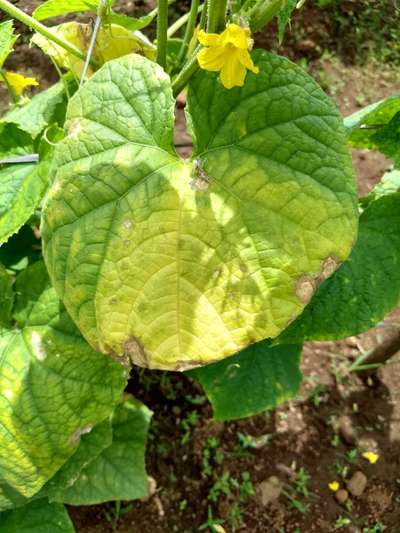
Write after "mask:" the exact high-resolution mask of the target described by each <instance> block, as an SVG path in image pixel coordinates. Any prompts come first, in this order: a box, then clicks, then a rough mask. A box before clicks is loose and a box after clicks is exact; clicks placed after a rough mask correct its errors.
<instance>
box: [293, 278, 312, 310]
mask: <svg viewBox="0 0 400 533" xmlns="http://www.w3.org/2000/svg"><path fill="white" fill-rule="evenodd" d="M315 289H316V284H315V279H313V277H312V276H309V275H307V274H305V275H304V276H301V277H300V278H299V279H298V280H296V296H297V298H298V299H299V300H300V302H301V303H303V304H307V303H308V302H309V301H310V300H311V297H312V295H313V294H314V291H315Z"/></svg>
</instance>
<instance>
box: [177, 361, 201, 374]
mask: <svg viewBox="0 0 400 533" xmlns="http://www.w3.org/2000/svg"><path fill="white" fill-rule="evenodd" d="M204 364H205V363H204V361H177V362H176V366H175V368H171V369H169V370H175V371H176V372H186V370H192V369H193V368H198V367H199V366H203V365H204Z"/></svg>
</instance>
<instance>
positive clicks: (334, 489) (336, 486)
mask: <svg viewBox="0 0 400 533" xmlns="http://www.w3.org/2000/svg"><path fill="white" fill-rule="evenodd" d="M328 487H329V488H330V489H331V491H332V492H337V491H338V490H339V487H340V485H339V483H338V482H337V481H332V482H331V483H328Z"/></svg>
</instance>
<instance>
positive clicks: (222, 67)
mask: <svg viewBox="0 0 400 533" xmlns="http://www.w3.org/2000/svg"><path fill="white" fill-rule="evenodd" d="M197 38H198V40H199V42H200V43H201V44H203V45H204V46H206V47H207V48H204V49H203V50H200V52H199V53H198V55H197V60H198V62H199V65H200V67H201V68H202V69H204V70H210V71H212V72H218V71H220V80H221V82H222V84H223V86H224V87H225V88H226V89H232V87H242V86H243V84H244V80H245V78H246V72H247V70H251V71H252V72H254V74H258V73H259V69H258V67H256V66H255V65H254V63H253V61H252V59H251V57H250V53H249V50H251V48H252V46H253V40H252V39H251V35H250V30H249V29H248V28H242V27H241V26H238V25H237V24H228V26H227V27H226V29H225V30H224V31H223V32H222V33H220V34H217V33H206V32H205V31H203V30H199V32H198V34H197Z"/></svg>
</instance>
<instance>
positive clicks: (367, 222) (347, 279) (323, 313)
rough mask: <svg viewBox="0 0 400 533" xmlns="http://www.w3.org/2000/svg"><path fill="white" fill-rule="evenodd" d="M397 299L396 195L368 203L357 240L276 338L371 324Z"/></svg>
mask: <svg viewBox="0 0 400 533" xmlns="http://www.w3.org/2000/svg"><path fill="white" fill-rule="evenodd" d="M399 298H400V193H396V194H391V195H387V196H383V197H381V198H379V199H378V200H376V201H375V202H372V203H371V204H370V205H369V207H368V208H367V209H366V210H365V211H364V212H363V214H362V215H361V217H360V229H359V235H358V240H357V243H356V245H355V247H354V248H353V251H352V252H351V254H350V257H349V259H348V260H347V261H345V262H344V263H343V265H342V266H341V267H340V268H339V269H338V270H337V271H336V272H335V273H334V274H333V275H332V276H331V277H330V278H329V279H328V280H326V281H325V283H323V284H322V285H321V286H320V287H319V289H318V290H317V292H316V293H315V295H314V297H313V299H312V300H311V302H310V303H309V304H308V306H307V307H306V308H305V310H304V312H303V313H302V315H301V316H300V317H299V318H298V319H297V320H296V321H295V322H293V324H291V325H290V326H289V327H288V328H287V329H286V331H284V332H283V333H282V335H281V336H280V338H278V342H279V341H280V342H282V343H285V344H286V343H288V342H301V341H302V340H334V339H342V338H345V337H350V336H351V335H357V334H359V333H362V332H364V331H366V330H368V329H369V328H371V327H373V326H375V325H376V324H377V323H378V322H379V321H380V320H382V318H383V317H384V316H385V315H386V314H387V313H389V312H390V311H391V310H392V309H393V308H394V307H395V306H396V305H397V304H398V302H399Z"/></svg>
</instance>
